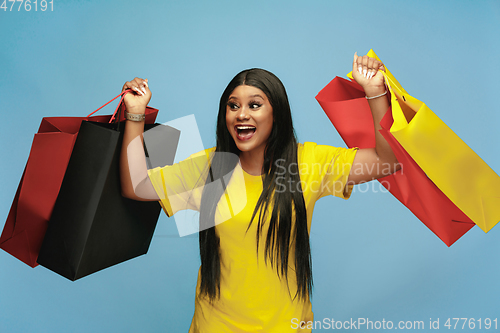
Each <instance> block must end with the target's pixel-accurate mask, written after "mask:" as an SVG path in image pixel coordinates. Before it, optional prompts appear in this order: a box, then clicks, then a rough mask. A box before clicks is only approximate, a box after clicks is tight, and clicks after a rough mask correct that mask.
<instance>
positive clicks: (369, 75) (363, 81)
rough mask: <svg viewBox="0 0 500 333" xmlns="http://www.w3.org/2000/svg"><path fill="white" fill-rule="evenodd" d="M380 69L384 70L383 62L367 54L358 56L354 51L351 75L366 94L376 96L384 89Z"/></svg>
mask: <svg viewBox="0 0 500 333" xmlns="http://www.w3.org/2000/svg"><path fill="white" fill-rule="evenodd" d="M380 71H385V68H384V64H382V63H381V62H380V61H378V60H377V59H375V58H370V57H369V56H366V55H365V56H362V57H358V55H357V53H354V61H353V62H352V77H353V79H354V80H355V81H356V82H357V83H358V84H359V85H360V86H361V87H363V90H364V91H365V94H366V96H368V97H371V96H376V95H379V94H381V93H383V92H384V91H385V85H384V75H383V74H382V72H380Z"/></svg>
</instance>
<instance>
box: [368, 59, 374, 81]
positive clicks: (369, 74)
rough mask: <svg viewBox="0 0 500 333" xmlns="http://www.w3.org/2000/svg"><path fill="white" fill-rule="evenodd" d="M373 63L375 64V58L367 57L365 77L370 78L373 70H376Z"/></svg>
mask: <svg viewBox="0 0 500 333" xmlns="http://www.w3.org/2000/svg"><path fill="white" fill-rule="evenodd" d="M374 65H375V59H373V58H368V63H367V65H366V66H367V68H368V71H367V73H366V78H367V79H371V78H372V76H373V75H375V72H376V69H374Z"/></svg>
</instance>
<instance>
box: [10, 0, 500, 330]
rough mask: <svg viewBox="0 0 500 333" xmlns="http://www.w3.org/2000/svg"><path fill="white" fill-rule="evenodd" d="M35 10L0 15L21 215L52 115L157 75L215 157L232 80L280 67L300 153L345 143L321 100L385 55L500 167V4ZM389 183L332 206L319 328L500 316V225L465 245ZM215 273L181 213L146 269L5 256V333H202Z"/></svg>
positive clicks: (164, 106) (319, 262) (168, 110)
mask: <svg viewBox="0 0 500 333" xmlns="http://www.w3.org/2000/svg"><path fill="white" fill-rule="evenodd" d="M7 5H8V7H10V4H7ZM18 6H19V3H18V4H16V5H15V7H14V10H13V11H12V12H10V11H9V10H7V11H6V12H5V11H3V10H1V11H0V41H1V48H0V110H1V121H0V135H1V139H2V144H1V145H0V155H1V156H2V158H1V171H2V172H1V173H0V181H1V191H0V216H3V217H4V218H6V217H7V214H8V212H9V209H10V205H11V203H12V199H13V197H14V194H15V191H16V188H17V185H18V183H19V179H20V177H21V174H22V170H23V168H24V165H25V163H26V160H27V158H28V155H29V151H30V146H31V142H32V139H33V134H34V133H35V132H36V131H37V129H38V126H39V124H40V120H41V118H42V117H44V116H58V115H67V116H82V115H87V114H88V113H90V112H91V111H93V110H95V109H96V108H97V107H99V106H100V105H102V104H104V103H105V102H106V101H108V100H109V99H111V97H114V96H115V95H117V94H118V93H119V91H120V89H121V86H122V85H123V83H124V82H125V81H127V80H130V79H132V78H134V77H135V76H139V77H143V78H148V79H149V82H150V87H151V89H152V91H153V98H152V100H151V102H150V105H151V106H153V107H156V108H159V109H160V114H159V118H158V121H160V122H166V121H169V120H172V119H176V118H179V117H181V116H185V115H188V114H195V116H196V119H197V122H198V125H199V126H200V133H201V137H202V140H203V143H204V145H205V147H210V146H213V145H214V143H215V139H214V136H215V119H216V113H217V106H218V100H219V98H220V95H221V93H222V91H223V89H224V88H225V86H226V84H227V83H228V82H229V80H230V79H231V78H232V77H233V76H234V75H235V74H236V73H237V72H239V71H241V70H243V69H246V68H251V67H261V68H265V69H268V70H270V71H272V72H274V73H275V74H276V75H277V76H278V77H280V78H281V80H282V81H283V82H284V84H285V86H286V88H287V91H288V94H289V97H290V100H291V105H292V110H293V116H294V122H295V127H296V130H297V134H298V136H299V140H300V141H302V142H303V141H314V142H318V143H322V144H330V145H334V146H344V143H343V142H342V140H341V139H340V137H339V136H338V134H337V133H336V131H335V129H334V128H333V126H332V125H331V124H330V122H329V121H328V119H327V117H326V116H325V114H324V113H323V111H322V110H321V108H320V106H319V104H318V103H317V102H316V100H315V98H314V97H315V95H316V94H317V93H318V92H319V91H320V90H321V88H323V87H324V86H325V85H326V84H327V83H328V82H329V81H330V80H331V79H332V78H333V77H335V76H336V75H338V76H343V77H345V74H347V73H348V72H349V71H350V69H351V62H352V55H353V53H354V52H355V51H357V52H358V54H365V53H366V52H367V51H368V50H369V49H370V48H373V49H374V50H375V52H376V53H377V54H378V56H379V57H380V58H381V59H382V60H383V61H384V63H385V64H386V66H387V68H389V69H390V70H391V72H392V73H393V74H394V75H395V77H396V78H397V79H398V80H399V82H400V83H401V84H402V85H403V87H404V88H405V89H406V90H407V91H408V92H409V93H410V94H411V95H413V96H415V97H417V98H419V99H421V100H423V101H424V102H426V104H427V105H429V107H430V108H431V109H432V110H433V111H435V112H436V113H437V114H438V115H439V116H440V117H441V118H442V119H443V120H444V121H445V122H446V123H447V124H448V125H449V126H450V127H451V128H452V129H453V130H454V131H455V132H456V133H457V134H458V135H459V136H460V137H461V138H462V139H463V140H464V141H465V142H466V143H467V144H469V146H470V147H471V148H472V149H473V150H474V151H476V152H477V153H478V155H479V156H481V157H482V158H483V159H484V160H485V161H486V162H487V163H488V164H489V165H490V166H491V167H492V168H493V169H494V170H495V171H496V172H497V173H498V172H499V171H500V158H499V154H498V143H499V139H498V132H497V128H498V121H499V116H498V111H499V110H498V90H499V87H500V86H499V84H498V82H499V81H498V80H499V78H500V67H499V61H498V55H499V53H500V52H499V51H500V46H499V45H500V44H499V43H498V38H499V37H498V36H499V33H500V2H499V1H498V0H494V1H486V0H485V1H464V0H460V1H458V0H457V1H426V0H422V1H379V2H374V1H363V0H359V1H245V2H240V1H190V0H188V1H179V2H173V1H58V0H54V10H53V11H52V12H49V11H46V12H41V11H40V10H39V11H38V12H34V9H32V11H31V12H26V11H25V10H21V11H19V12H18V11H17V7H18ZM112 109H113V107H108V108H107V110H106V111H103V113H110V112H112ZM373 184H374V185H375V187H374V190H369V191H365V190H366V188H365V189H363V191H361V190H358V189H357V190H356V191H355V193H354V194H353V197H352V198H351V199H350V200H348V201H343V200H340V199H337V198H332V197H330V198H325V199H322V200H321V201H319V202H318V204H317V206H316V209H315V213H314V218H313V227H312V231H311V242H312V254H313V261H314V278H315V290H314V297H313V310H314V312H315V319H317V320H322V319H323V318H333V319H335V320H349V319H350V318H358V317H363V318H368V319H370V320H372V321H375V320H380V321H381V320H382V319H385V320H386V321H387V320H391V321H393V322H394V323H397V322H398V321H400V320H403V321H407V320H410V321H414V320H422V321H424V323H425V325H426V326H425V327H426V328H428V322H429V319H430V318H432V320H436V319H437V318H440V326H441V330H447V328H445V327H444V326H443V325H444V322H445V320H446V318H448V317H466V318H475V319H479V318H487V317H489V318H492V319H493V318H498V317H500V310H499V309H500V306H499V305H500V284H499V280H500V265H499V263H500V262H499V261H500V260H499V258H498V253H500V242H499V240H500V227H498V226H497V227H496V228H493V229H492V230H491V231H490V232H489V233H488V234H485V233H484V232H482V231H481V230H480V229H479V228H478V227H474V228H473V229H472V230H470V231H469V232H468V233H467V234H466V235H465V236H464V237H462V238H461V239H460V240H459V241H458V242H457V243H455V244H454V245H453V246H452V247H451V248H448V247H447V246H446V245H445V244H444V243H443V242H441V241H440V240H439V239H438V238H437V237H436V236H435V235H434V234H433V233H432V232H431V231H429V230H428V229H427V228H426V227H425V226H424V225H423V224H422V223H421V222H420V221H419V220H417V219H416V218H415V217H414V216H413V215H412V214H411V213H410V212H409V211H408V210H407V209H406V208H405V207H404V206H402V205H401V204H400V203H399V202H398V201H397V200H396V199H395V198H394V197H392V195H390V194H388V193H381V192H380V188H379V187H378V185H377V184H376V183H373ZM363 192H366V193H363ZM198 266H199V258H198V241H197V237H193V236H190V237H183V238H179V237H178V235H177V232H176V228H175V224H174V223H173V220H169V219H168V218H167V217H166V216H162V217H161V218H160V220H159V224H158V228H157V230H156V233H155V236H154V238H153V241H152V243H151V247H150V250H149V253H148V254H147V255H145V256H141V257H139V258H136V259H133V260H131V261H128V262H126V263H123V264H120V265H117V266H114V267H111V268H109V269H106V270H104V271H101V272H98V273H96V274H93V275H90V276H88V277H85V278H83V279H81V280H78V281H76V282H70V281H69V280H66V279H65V278H63V277H61V276H59V275H57V274H55V273H53V272H51V271H49V270H47V269H45V268H43V267H37V268H35V269H32V268H30V267H28V266H27V265H25V264H24V263H22V262H20V261H18V260H17V259H15V258H14V257H12V256H10V255H9V254H7V253H6V252H4V251H0V332H51V333H53V332H186V331H187V330H188V327H189V324H190V321H191V318H192V315H193V310H194V292H195V285H196V276H197V270H198ZM476 330H478V327H476ZM483 330H484V328H483ZM463 331H465V330H463Z"/></svg>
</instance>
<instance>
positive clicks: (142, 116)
mask: <svg viewBox="0 0 500 333" xmlns="http://www.w3.org/2000/svg"><path fill="white" fill-rule="evenodd" d="M125 119H127V120H132V121H144V120H145V119H146V114H145V113H143V114H136V113H128V112H127V111H125Z"/></svg>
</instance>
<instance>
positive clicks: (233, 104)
mask: <svg viewBox="0 0 500 333" xmlns="http://www.w3.org/2000/svg"><path fill="white" fill-rule="evenodd" d="M227 106H228V107H229V108H230V109H231V110H236V109H238V105H237V104H236V103H233V102H227Z"/></svg>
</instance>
